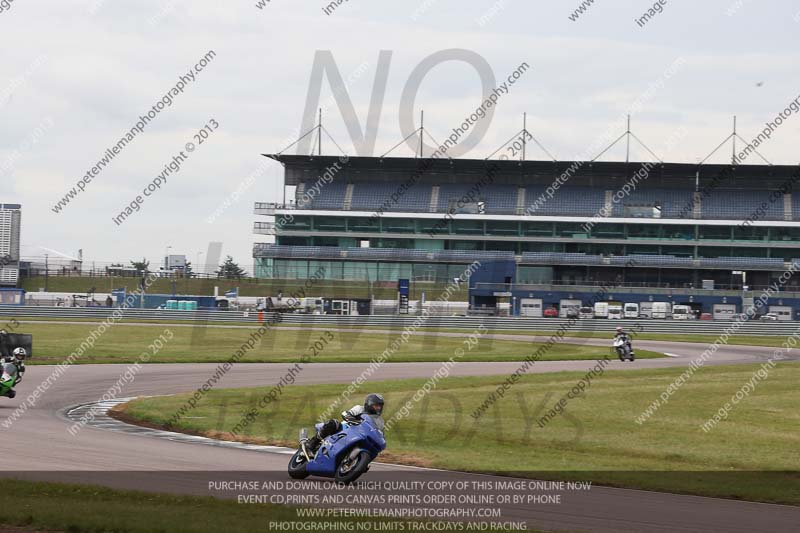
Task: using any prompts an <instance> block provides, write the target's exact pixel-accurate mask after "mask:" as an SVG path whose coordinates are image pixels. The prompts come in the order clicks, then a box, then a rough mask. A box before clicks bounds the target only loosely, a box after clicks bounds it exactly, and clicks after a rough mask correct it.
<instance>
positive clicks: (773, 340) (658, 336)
mask: <svg viewBox="0 0 800 533" xmlns="http://www.w3.org/2000/svg"><path fill="white" fill-rule="evenodd" d="M11 320H12V317H0V327H3V326H2V325H3V324H9V323H10V322H11ZM17 320H20V321H22V322H24V324H22V325H21V326H20V327H19V328H18V331H20V332H23V331H24V332H26V333H27V332H28V329H30V328H33V327H35V326H34V325H33V324H31V325H29V323H35V322H43V321H51V319H47V318H38V317H31V318H27V317H26V318H18V319H17ZM64 321H69V322H85V323H87V324H92V323H97V324H99V323H100V322H99V321H98V320H97V319H89V318H69V319H64ZM120 323H121V324H124V323H141V324H167V322H165V321H162V320H141V319H136V318H133V319H132V318H123V319H122V320H121V321H120ZM168 323H169V324H186V325H193V324H197V322H193V321H190V320H169V322H168ZM643 323H644V324H645V325H646V324H647V322H646V321H644V322H643ZM597 324H598V327H599V326H600V324H601V322H600V321H598V322H597ZM623 324H624V325H627V326H628V327H630V324H628V323H627V322H626V323H623ZM208 325H209V326H214V325H229V326H249V327H252V326H253V323H252V322H214V321H213V320H210V321H209V322H208ZM5 327H9V326H5ZM336 328H337V329H340V330H348V329H359V330H362V329H363V330H369V329H378V330H395V331H402V328H392V327H385V326H379V327H370V326H367V327H363V326H346V325H339V326H337V327H336ZM798 329H800V326H798ZM308 330H309V331H313V330H318V331H325V329H324V327H322V326H313V327H309V328H308ZM435 331H439V332H443V333H464V332H469V331H471V330H468V329H458V328H436V329H435ZM492 333H496V334H504V335H520V336H530V335H536V336H542V337H549V336H551V335H553V334H554V333H555V330H553V331H536V330H519V329H510V330H505V329H496V330H493V331H492ZM569 336H570V337H577V338H590V339H591V338H593V339H608V338H609V337H610V336H611V333H609V332H607V331H584V332H581V331H571V332H570V333H569ZM636 338H637V339H638V340H650V341H675V340H676V339H675V335H674V334H666V333H638V334H637V335H636ZM716 340H717V336H715V335H697V334H683V335H681V336H680V341H681V342H698V343H704V344H711V343H713V342H714V341H716ZM784 340H785V338H784V337H783V336H776V335H739V334H734V335H731V336H730V337H729V339H728V344H735V345H742V346H765V347H778V346H781V343H783V342H784Z"/></svg>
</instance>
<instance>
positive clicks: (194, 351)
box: [19, 323, 662, 364]
mask: <svg viewBox="0 0 800 533" xmlns="http://www.w3.org/2000/svg"><path fill="white" fill-rule="evenodd" d="M95 327H96V326H94V325H92V324H84V323H80V324H37V323H31V324H22V325H21V326H20V328H19V331H24V332H25V333H30V334H32V335H33V339H34V341H33V342H34V356H33V357H32V358H31V359H30V364H54V363H60V362H61V361H63V360H64V358H65V357H66V356H68V355H69V354H70V353H71V352H72V351H74V350H76V349H77V348H78V347H79V346H80V344H81V343H82V342H83V341H84V340H85V339H86V338H87V336H88V335H89V332H90V331H92V329H94V328H95ZM165 329H169V331H171V332H172V336H173V337H172V339H171V340H169V341H168V342H166V343H164V347H163V348H162V349H161V350H160V351H159V352H158V353H157V354H156V355H154V356H153V357H152V358H151V359H150V361H151V362H154V363H188V362H209V363H210V362H220V361H226V360H227V359H229V358H230V357H231V355H232V354H234V353H235V352H236V351H237V350H238V349H239V347H240V346H241V345H242V344H243V343H245V342H247V340H248V338H249V337H250V336H251V334H252V333H253V332H254V331H256V328H255V327H254V326H252V325H251V326H250V327H248V328H223V327H213V326H208V327H204V328H194V327H169V326H160V325H156V324H153V325H146V326H133V325H125V324H120V325H115V326H114V327H112V328H111V329H109V330H107V331H106V332H105V333H104V334H103V335H102V336H101V337H100V339H99V340H98V341H97V342H96V344H95V347H94V348H92V349H90V350H89V351H88V352H87V353H86V354H85V355H83V356H82V357H81V358H80V359H78V361H77V362H78V363H84V364H85V363H129V362H134V361H137V360H138V359H139V356H140V354H141V353H142V351H148V352H152V351H154V350H151V349H150V348H149V346H150V345H151V344H152V343H153V341H154V339H156V338H157V337H158V336H159V335H161V334H162V333H164V331H165ZM327 331H328V330H322V329H320V330H313V331H312V330H291V329H280V328H277V329H274V330H271V331H268V332H267V334H266V335H265V336H264V337H263V338H262V339H261V341H260V342H258V343H257V344H256V346H255V348H254V349H253V350H251V351H249V352H248V353H247V355H245V356H244V357H243V358H242V359H241V360H240V362H243V363H277V362H297V361H301V360H302V358H303V357H307V358H309V361H310V362H328V363H341V362H364V361H369V360H371V359H372V358H374V357H375V356H377V355H379V354H380V353H381V352H383V351H384V350H386V349H387V347H388V346H389V345H390V344H391V343H392V342H394V341H395V339H397V338H398V336H397V335H387V334H385V333H383V334H382V333H361V332H357V331H349V330H342V331H336V330H330V331H329V332H327ZM326 332H327V333H326ZM315 345H316V347H315ZM539 346H540V344H538V343H531V342H529V341H499V340H491V339H487V338H484V339H481V340H480V343H479V345H478V346H476V347H473V349H472V350H468V349H467V347H466V346H465V345H464V339H463V337H434V336H423V335H414V336H412V337H411V338H410V339H409V341H408V342H407V343H406V344H403V345H402V346H401V347H400V348H399V349H398V350H397V352H395V353H394V355H392V357H391V359H390V361H391V362H408V361H444V360H447V359H449V358H450V357H453V356H454V353H455V352H456V350H458V349H463V350H464V351H465V355H464V356H463V357H462V358H460V360H461V361H519V360H522V359H524V358H525V357H526V356H528V355H530V354H531V353H533V352H534V351H535V350H536V349H537V348H538V347H539ZM608 353H609V349H608V348H604V347H598V346H581V345H577V344H566V343H563V344H561V343H559V344H557V345H555V346H553V348H552V349H551V350H550V351H548V352H547V354H545V355H544V357H542V360H568V359H598V358H602V357H603V356H604V355H607V354H608ZM637 355H638V356H639V357H643V358H646V357H661V356H662V355H661V354H658V353H655V352H646V351H637Z"/></svg>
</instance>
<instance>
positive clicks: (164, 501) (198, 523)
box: [0, 479, 395, 533]
mask: <svg viewBox="0 0 800 533" xmlns="http://www.w3.org/2000/svg"><path fill="white" fill-rule="evenodd" d="M2 484H3V490H4V491H5V493H6V494H7V495H8V497H7V501H6V503H4V504H3V506H2V509H0V530H2V531H44V530H47V531H66V532H69V533H83V532H86V533H89V532H92V533H95V532H125V533H145V532H147V533H152V532H165V533H166V532H170V533H171V532H179V533H195V532H197V533H199V532H203V533H205V532H207V531H220V532H222V531H244V532H249V531H253V532H256V531H258V532H265V531H266V532H272V531H280V530H279V529H276V528H270V527H269V523H270V522H273V521H274V522H300V523H304V524H307V523H308V522H310V521H312V519H309V518H298V516H297V513H296V511H295V509H294V508H292V507H287V506H281V505H270V504H258V505H254V504H239V503H237V502H236V501H230V500H219V499H216V498H212V497H197V496H171V495H166V494H157V493H150V492H139V491H127V490H112V489H108V488H104V487H98V486H91V485H74V484H61V483H41V482H31V481H20V480H9V479H4V480H3V481H2ZM367 521H370V522H372V523H373V524H376V523H378V522H384V523H388V521H380V520H366V519H358V518H347V519H342V518H336V517H331V518H325V522H335V523H345V522H347V523H353V522H367ZM290 525H291V524H289V526H290ZM9 526H14V527H15V528H14V529H11V528H10V527H9ZM17 528H18V529H17ZM380 530H381V531H387V532H391V531H395V530H394V529H391V528H388V529H380ZM312 531H321V529H312ZM342 531H344V529H342Z"/></svg>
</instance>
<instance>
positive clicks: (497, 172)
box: [253, 155, 800, 312]
mask: <svg viewBox="0 0 800 533" xmlns="http://www.w3.org/2000/svg"><path fill="white" fill-rule="evenodd" d="M268 157H270V158H272V159H274V160H275V161H278V162H280V163H281V164H282V165H283V166H284V169H285V174H284V178H285V182H284V186H285V187H292V186H293V187H295V189H294V200H293V201H289V202H287V203H285V204H274V203H257V204H256V206H255V213H256V215H266V216H269V217H274V220H269V221H259V222H256V224H255V233H256V234H259V235H274V238H275V242H274V243H257V244H255V246H254V251H253V256H254V259H255V265H256V275H257V276H258V277H266V278H288V279H293V278H305V277H306V276H308V275H309V273H313V272H314V271H316V270H317V268H319V267H320V266H324V267H325V271H326V275H327V276H328V278H330V279H352V280H365V281H397V280H398V279H399V278H409V279H412V280H430V281H446V280H451V279H452V278H453V277H455V276H458V275H459V274H460V273H461V272H463V270H464V268H465V267H466V265H468V264H469V263H470V262H472V261H473V260H479V261H481V262H482V263H486V264H493V265H494V266H493V267H492V268H493V269H494V270H495V274H490V275H483V276H481V279H482V280H483V281H484V283H482V284H477V285H483V286H482V287H481V286H472V287H471V288H472V289H473V291H472V292H471V296H470V299H471V303H477V302H478V301H482V302H484V303H486V302H489V304H491V301H492V298H493V297H495V298H497V297H499V298H502V297H506V296H510V298H511V300H510V301H516V300H517V299H518V297H520V298H521V297H524V296H525V295H530V294H533V293H539V294H542V295H547V294H549V295H550V297H551V298H552V299H554V300H557V299H558V298H559V297H562V296H563V297H566V295H567V294H568V293H569V294H570V295H574V293H576V292H577V293H580V292H581V291H584V290H585V291H590V290H591V287H592V286H597V285H600V284H603V283H609V282H613V283H615V287H619V289H618V290H617V291H615V294H614V295H612V296H613V297H614V298H615V299H617V300H621V301H625V300H626V299H630V300H631V301H638V300H640V299H642V298H647V297H649V298H650V300H651V301H652V300H653V295H656V298H657V299H658V298H669V299H672V300H673V301H675V302H676V303H677V302H678V301H679V300H686V303H691V304H692V305H693V306H695V307H696V308H697V309H698V311H699V310H701V309H702V310H706V309H705V308H706V307H708V306H711V305H712V304H713V303H715V302H733V301H738V302H739V303H740V304H741V302H742V301H744V300H742V298H747V297H748V293H747V292H743V291H748V290H749V291H750V292H751V293H752V291H757V290H759V289H760V288H765V287H768V286H770V285H771V284H773V283H776V282H777V281H778V280H779V279H780V277H781V275H782V274H784V273H785V272H787V271H792V270H793V269H795V268H800V190H798V191H795V190H794V189H797V188H798V187H797V185H798V182H800V167H797V166H778V165H736V166H730V165H711V164H705V165H697V164H682V163H646V162H645V163H641V162H640V163H635V162H629V163H625V162H548V161H511V160H505V161H495V160H450V159H420V158H375V157H352V158H349V159H346V160H344V162H343V161H342V160H340V158H338V157H331V156H306V155H269V156H268ZM289 190H291V189H289ZM497 265H504V266H497ZM787 278H788V281H787ZM493 284H495V285H496V284H500V285H502V287H498V286H493ZM473 285H474V284H473ZM703 287H705V289H703ZM712 287H713V289H712ZM779 291H780V293H781V294H780V299H781V300H783V299H786V300H791V299H793V298H794V297H795V296H797V297H800V294H795V291H797V292H799V293H800V275H798V276H794V275H791V276H788V275H787V276H784V278H783V280H782V281H781V282H780V286H779ZM518 293H519V294H518ZM617 293H619V294H617ZM570 297H578V296H570ZM545 298H547V296H545ZM790 303H791V302H790ZM796 303H797V305H795V304H793V303H792V305H794V306H795V308H796V309H797V311H798V312H800V301H798V302H796ZM517 307H518V304H516V303H515V304H514V311H515V312H517V311H518V309H517Z"/></svg>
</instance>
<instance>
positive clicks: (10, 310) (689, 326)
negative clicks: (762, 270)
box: [0, 306, 800, 336]
mask: <svg viewBox="0 0 800 533" xmlns="http://www.w3.org/2000/svg"><path fill="white" fill-rule="evenodd" d="M112 311H113V308H111V309H110V308H107V307H67V308H65V307H18V306H0V316H5V317H17V318H26V317H28V318H40V319H44V318H49V319H53V320H64V319H70V318H83V319H86V318H94V319H97V320H98V321H99V320H103V319H104V318H105V317H107V316H109V314H110V313H111V312H112ZM259 315H263V320H269V319H270V317H271V313H257V312H250V313H249V315H248V316H246V317H245V316H244V313H243V312H242V311H217V310H209V311H202V310H201V311H174V310H161V309H127V310H126V311H125V320H129V321H131V320H133V321H135V320H157V321H163V322H169V321H190V322H193V321H202V322H209V323H226V322H228V323H230V322H244V323H247V322H252V323H253V324H257V323H258V322H259ZM415 320H416V317H415V316H396V315H395V316H386V315H371V316H335V315H301V314H285V315H283V320H282V322H281V323H282V324H284V325H319V326H363V327H390V326H391V327H399V328H402V327H405V326H407V325H411V324H412V323H413V322H414V321H415ZM568 322H569V321H568V320H566V319H559V318H520V317H463V316H431V317H430V318H428V320H427V321H425V323H424V324H422V326H421V327H422V328H429V329H430V328H438V329H443V328H463V329H469V330H473V329H475V328H477V327H479V326H480V325H481V324H483V325H484V326H485V327H488V328H491V329H496V330H519V331H555V330H557V329H558V328H559V326H561V325H562V324H567V323H568ZM634 323H639V324H641V325H642V327H643V331H644V332H646V333H664V334H692V333H693V334H700V335H715V336H716V335H720V334H722V332H723V330H724V329H725V328H726V327H728V326H730V325H731V324H732V322H730V321H727V320H686V321H683V320H647V319H638V320H637V319H626V320H606V319H596V320H595V319H587V320H579V321H577V322H576V323H575V324H574V325H573V326H572V327H571V328H570V330H571V331H593V332H608V333H609V334H611V333H613V331H614V328H615V327H616V326H619V325H622V326H626V325H627V326H628V327H630V326H631V325H633V324H634ZM798 330H800V322H792V321H787V322H759V321H752V322H747V323H745V324H743V325H742V326H741V327H740V328H739V331H738V333H739V334H741V335H774V336H789V335H791V334H792V333H794V332H796V331H798Z"/></svg>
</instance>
